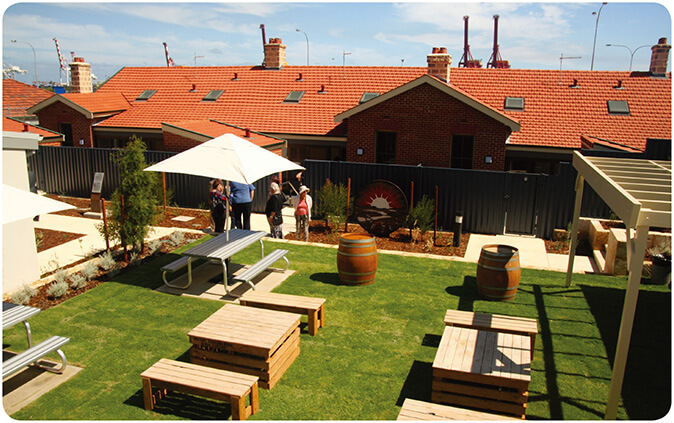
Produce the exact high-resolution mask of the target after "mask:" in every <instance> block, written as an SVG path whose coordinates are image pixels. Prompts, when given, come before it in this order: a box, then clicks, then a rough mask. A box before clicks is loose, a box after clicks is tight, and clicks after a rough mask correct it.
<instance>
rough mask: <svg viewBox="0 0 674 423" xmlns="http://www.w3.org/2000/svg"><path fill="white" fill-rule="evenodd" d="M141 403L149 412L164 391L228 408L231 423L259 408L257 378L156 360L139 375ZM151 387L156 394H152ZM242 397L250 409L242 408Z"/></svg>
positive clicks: (243, 402) (243, 404) (244, 404)
mask: <svg viewBox="0 0 674 423" xmlns="http://www.w3.org/2000/svg"><path fill="white" fill-rule="evenodd" d="M140 376H141V378H142V379H143V401H144V403H145V409H146V410H152V409H153V408H154V405H155V404H156V403H157V400H159V399H161V397H162V396H164V395H166V394H167V391H177V392H183V393H186V394H191V395H199V396H202V397H206V398H211V399H214V400H221V401H227V402H229V404H230V405H231V409H232V420H246V419H247V418H248V417H250V416H251V415H253V414H255V413H256V412H257V411H258V410H259V408H260V405H259V397H258V387H257V382H258V378H257V376H251V375H245V374H241V373H235V372H230V371H228V370H220V369H214V368H211V367H205V366H199V365H196V364H192V363H183V362H180V361H174V360H168V359H165V358H162V359H160V360H159V361H158V362H156V363H155V364H153V365H152V367H150V368H149V369H147V370H145V371H144V372H143V373H141V375H140ZM152 387H155V388H158V389H159V391H157V392H155V393H154V394H153V391H152ZM246 397H250V405H248V406H246Z"/></svg>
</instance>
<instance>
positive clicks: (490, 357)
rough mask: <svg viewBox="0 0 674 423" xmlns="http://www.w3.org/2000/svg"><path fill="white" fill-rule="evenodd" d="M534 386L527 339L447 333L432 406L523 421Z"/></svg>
mask: <svg viewBox="0 0 674 423" xmlns="http://www.w3.org/2000/svg"><path fill="white" fill-rule="evenodd" d="M530 382H531V338H530V337H529V336H528V335H522V334H514V333H503V332H494V331H491V330H481V329H477V328H468V327H460V326H446V327H445V330H444V332H443V335H442V338H441V340H440V345H439V347H438V352H437V354H436V356H435V360H434V361H433V384H432V393H431V400H432V401H433V402H435V403H443V404H449V405H456V406H460V407H462V406H465V407H473V408H479V409H483V410H485V411H488V412H495V413H498V414H511V415H515V416H517V417H523V416H524V415H525V413H526V407H527V400H528V397H529V392H528V389H529V383H530Z"/></svg>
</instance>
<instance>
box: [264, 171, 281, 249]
mask: <svg viewBox="0 0 674 423" xmlns="http://www.w3.org/2000/svg"><path fill="white" fill-rule="evenodd" d="M282 209H283V194H281V189H280V188H279V186H278V184H277V183H276V182H272V183H271V184H270V185H269V199H268V200H267V207H266V208H265V214H266V215H267V221H268V222H269V232H270V233H271V237H272V238H280V239H283V215H282V214H281V211H282Z"/></svg>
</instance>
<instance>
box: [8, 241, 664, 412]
mask: <svg viewBox="0 0 674 423" xmlns="http://www.w3.org/2000/svg"><path fill="white" fill-rule="evenodd" d="M265 244H266V247H265V248H266V249H267V250H268V251H271V250H272V249H274V248H277V247H278V246H279V244H278V243H274V242H268V241H265ZM283 248H287V249H288V250H290V252H289V254H288V258H289V260H290V267H291V269H294V270H296V273H295V274H294V275H292V276H291V277H290V278H289V279H288V280H286V281H285V282H284V283H283V284H282V285H281V286H280V287H279V288H277V290H276V291H277V292H281V293H288V294H298V295H307V296H317V297H323V298H327V303H326V322H327V325H326V327H325V328H322V329H319V331H318V335H317V336H315V337H312V336H309V335H308V334H307V333H306V329H305V328H304V329H303V332H302V335H301V345H300V346H301V353H300V356H299V357H298V358H297V360H295V362H294V363H293V364H292V365H291V366H290V368H289V369H288V371H287V372H286V373H285V374H284V376H283V377H282V378H281V380H280V382H279V383H278V384H277V385H276V386H275V387H274V389H273V390H272V391H267V390H261V391H260V412H259V413H258V414H255V415H254V416H252V417H251V419H261V420H318V419H328V420H395V418H396V417H397V415H398V412H399V410H400V406H401V404H402V402H403V400H404V398H407V397H409V398H415V399H420V400H426V401H428V400H430V386H431V377H432V375H431V373H432V369H431V365H432V362H433V358H434V356H435V353H436V351H437V346H438V343H439V340H440V336H441V334H442V330H443V328H444V324H443V318H444V313H445V310H447V309H460V310H471V311H479V312H488V313H498V314H507V315H515V316H524V317H532V318H536V319H538V322H539V330H540V333H539V335H538V337H537V338H536V351H535V357H534V362H533V365H532V372H531V375H532V382H531V384H530V397H529V398H530V399H529V408H528V411H527V418H528V419H555V420H562V419H566V420H585V419H600V418H602V417H603V414H604V408H605V403H606V399H607V397H608V389H609V384H610V378H611V363H612V361H613V356H614V352H615V345H616V340H617V333H618V327H619V324H620V315H621V312H622V302H623V298H624V294H625V286H626V283H627V279H626V278H625V277H606V276H598V275H574V280H573V282H574V283H573V285H572V286H571V287H570V288H566V287H565V286H564V276H565V275H564V274H563V273H556V272H547V271H536V270H527V269H524V270H523V271H522V277H521V284H520V288H519V291H518V294H517V296H516V298H515V299H514V300H513V301H510V302H492V301H485V300H482V299H481V298H479V297H478V296H477V291H476V286H475V266H476V265H475V264H472V263H461V262H453V261H445V260H435V259H426V258H412V257H400V256H397V255H387V254H380V255H379V270H378V274H377V280H376V281H375V283H374V284H371V285H365V286H356V287H354V286H342V285H340V284H339V282H338V276H337V269H336V250H334V249H329V248H318V247H307V246H299V245H291V244H284V245H283ZM258 254H259V249H258V248H257V247H254V246H253V247H250V248H249V249H247V250H246V251H244V252H242V253H240V254H238V255H237V256H235V257H234V261H235V262H238V263H253V262H254V261H255V260H256V257H259V256H258ZM175 258H177V256H176V255H175V254H170V255H166V256H164V257H160V258H158V259H155V260H153V261H151V262H149V263H147V264H144V265H142V266H140V267H138V268H136V269H134V270H132V271H130V272H127V273H125V274H123V275H120V276H118V277H117V278H116V279H115V280H114V281H111V282H106V283H104V284H101V285H99V286H98V287H96V288H95V289H92V290H90V291H88V292H87V293H85V294H83V295H80V296H78V297H76V298H73V299H71V300H68V301H66V302H65V303H63V304H61V305H59V306H57V307H54V308H52V309H49V310H47V311H44V312H43V313H41V314H40V315H38V316H36V317H34V318H33V319H31V326H32V328H33V337H34V340H35V341H41V340H43V339H46V338H47V337H49V336H50V335H62V336H67V337H70V338H71V342H70V343H69V344H68V345H66V346H65V347H64V348H63V350H64V352H65V353H66V356H67V357H68V360H69V362H70V363H72V364H74V365H77V366H80V367H83V368H84V369H83V370H82V371H81V372H80V373H79V374H77V375H76V376H75V377H74V378H73V379H71V380H70V381H68V382H66V383H64V384H63V385H61V386H60V387H58V388H56V389H54V390H53V391H51V392H49V393H48V394H46V395H44V396H43V397H42V398H40V399H38V400H37V401H35V402H34V403H33V404H31V405H29V406H28V407H26V408H24V409H23V410H21V411H19V412H17V413H15V414H14V415H12V417H13V418H15V419H21V420H24V419H35V420H60V419H67V420H109V419H114V420H126V419H133V420H143V419H195V420H207V419H228V418H230V417H231V416H230V413H229V406H228V405H227V404H226V403H221V402H217V401H211V400H208V399H203V398H198V397H191V396H187V395H182V394H175V395H173V396H169V397H167V398H166V399H164V400H162V401H160V402H159V403H158V405H157V408H156V409H155V410H154V411H152V412H149V411H145V410H144V409H143V399H142V391H141V379H140V376H139V375H140V373H141V372H142V371H143V370H145V369H146V368H147V367H149V366H150V365H152V364H153V363H154V362H155V361H157V360H158V359H159V358H162V357H165V358H170V359H177V360H184V361H189V352H188V350H189V347H190V343H189V340H188V337H187V332H189V331H190V330H191V329H192V328H194V327H195V326H196V325H198V324H199V323H200V322H201V321H202V320H204V319H205V318H207V317H208V316H209V315H210V314H212V313H213V312H214V311H215V310H217V309H218V308H220V307H221V306H222V303H220V302H216V301H209V300H199V299H194V298H186V297H177V296H173V295H168V294H162V293H157V292H155V291H153V289H154V288H156V287H158V286H160V285H161V284H162V282H161V276H160V271H159V268H160V267H161V266H162V265H164V264H166V263H168V262H169V261H171V260H173V259H175ZM670 315H671V292H670V290H669V288H667V287H661V286H649V285H643V286H642V289H641V292H640V294H639V307H638V310H637V317H636V322H635V327H634V334H633V337H632V346H631V350H630V355H629V359H628V370H627V374H626V377H625V383H624V389H623V393H622V398H621V404H620V409H619V413H618V418H620V419H639V420H641V419H657V418H660V417H662V416H664V415H665V414H666V413H667V412H668V410H669V406H670V398H671V346H670V344H671V342H670V341H671V319H670ZM304 321H306V318H303V322H304ZM304 326H305V325H304ZM3 344H4V345H3V346H4V347H5V348H10V349H12V350H22V349H25V348H26V340H25V332H24V331H23V327H22V326H21V325H17V326H16V327H14V328H12V329H11V330H8V331H5V333H4V334H3Z"/></svg>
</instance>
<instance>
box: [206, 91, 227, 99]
mask: <svg viewBox="0 0 674 423" xmlns="http://www.w3.org/2000/svg"><path fill="white" fill-rule="evenodd" d="M224 92H225V90H211V91H210V92H209V93H208V94H206V97H204V98H202V99H201V101H215V100H217V99H219V98H220V96H221V95H222V93H224Z"/></svg>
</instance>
